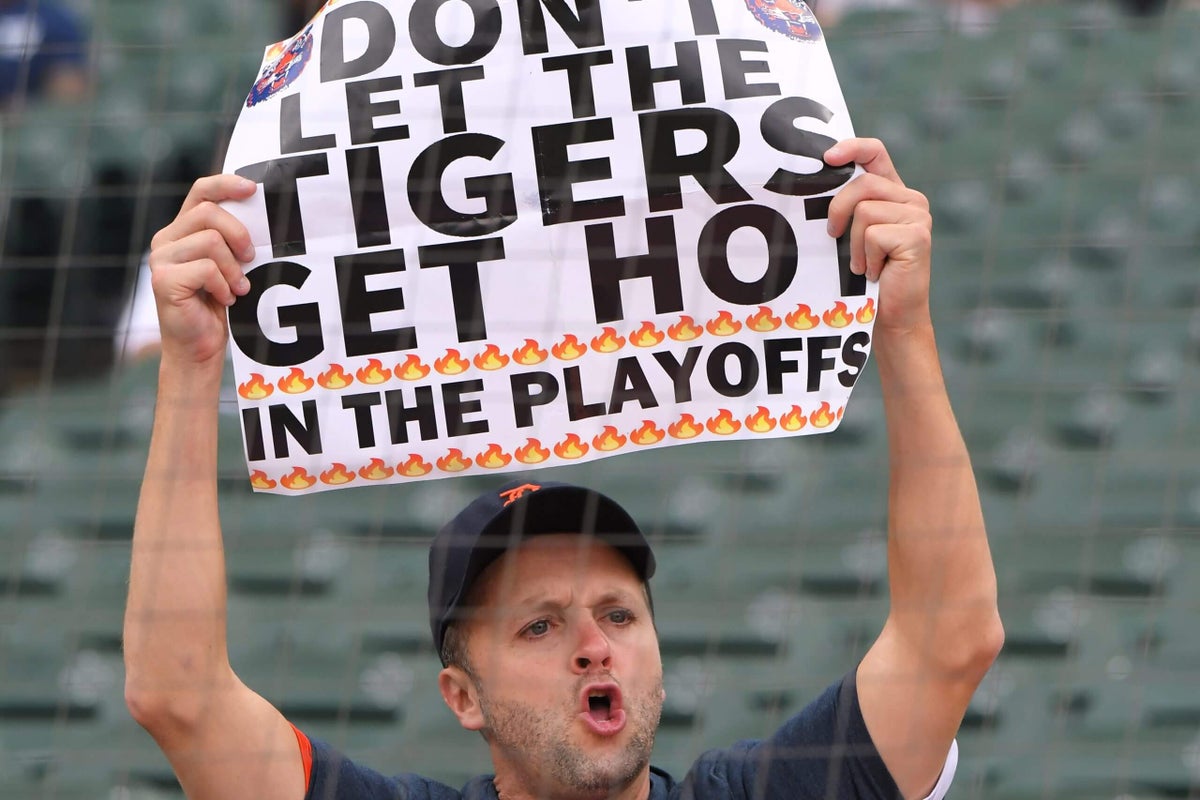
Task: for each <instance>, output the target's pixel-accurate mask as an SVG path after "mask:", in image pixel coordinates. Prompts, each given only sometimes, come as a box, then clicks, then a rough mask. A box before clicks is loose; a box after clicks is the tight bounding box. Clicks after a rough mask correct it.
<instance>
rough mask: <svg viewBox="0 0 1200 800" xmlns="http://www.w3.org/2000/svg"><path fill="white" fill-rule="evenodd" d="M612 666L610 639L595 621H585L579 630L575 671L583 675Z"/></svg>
mask: <svg viewBox="0 0 1200 800" xmlns="http://www.w3.org/2000/svg"><path fill="white" fill-rule="evenodd" d="M611 666H612V647H611V645H610V643H609V641H608V637H607V636H605V635H604V631H602V630H601V629H600V626H599V625H597V624H596V621H595V620H594V619H587V620H585V621H584V622H583V623H582V625H581V627H580V629H579V640H578V642H577V644H576V647H575V657H574V667H575V671H576V672H581V673H582V672H588V671H589V670H594V669H597V668H604V669H608V668H610V667H611Z"/></svg>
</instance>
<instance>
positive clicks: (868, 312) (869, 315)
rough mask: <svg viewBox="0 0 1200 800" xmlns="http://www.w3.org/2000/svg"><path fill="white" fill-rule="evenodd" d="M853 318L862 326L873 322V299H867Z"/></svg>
mask: <svg viewBox="0 0 1200 800" xmlns="http://www.w3.org/2000/svg"><path fill="white" fill-rule="evenodd" d="M854 318H855V319H856V320H858V321H859V322H861V323H862V324H864V325H866V324H867V323H868V322H871V321H872V320H874V319H875V301H874V300H873V299H871V298H870V297H868V298H867V304H866V305H865V306H863V307H862V308H860V309H859V310H858V313H857V314H855V315H854Z"/></svg>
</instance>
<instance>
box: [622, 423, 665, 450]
mask: <svg viewBox="0 0 1200 800" xmlns="http://www.w3.org/2000/svg"><path fill="white" fill-rule="evenodd" d="M665 438H667V432H666V431H664V430H660V429H659V428H658V426H657V425H655V424H654V423H653V422H652V421H650V420H646V421H645V422H643V423H642V427H640V428H638V429H637V430H636V431H634V432H633V433H631V434H629V440H630V441H631V442H633V443H634V444H640V445H649V444H658V443H659V442H661V441H662V440H663V439H665Z"/></svg>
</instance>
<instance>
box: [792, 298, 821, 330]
mask: <svg viewBox="0 0 1200 800" xmlns="http://www.w3.org/2000/svg"><path fill="white" fill-rule="evenodd" d="M784 321H785V322H787V324H788V327H789V328H794V329H795V330H798V331H811V330H812V329H813V328H815V327H817V326H818V325H820V324H821V318H820V317H818V316H817V315H816V314H814V313H812V309H811V308H809V307H808V306H806V305H805V304H804V303H801V304H800V305H798V306H796V310H795V311H793V312H792V313H790V314H788V315H787V316H786V317H784Z"/></svg>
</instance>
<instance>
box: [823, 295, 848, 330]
mask: <svg viewBox="0 0 1200 800" xmlns="http://www.w3.org/2000/svg"><path fill="white" fill-rule="evenodd" d="M821 319H823V320H825V324H826V325H828V326H829V327H831V328H844V327H846V326H847V325H849V324H850V323H851V322H854V317H852V316H851V315H850V309H849V308H847V307H846V304H845V303H843V302H842V301H841V300H838V301H837V303H835V304H834V306H833V308H831V309H829V310H828V311H826V312H825V313H824V314H822V315H821Z"/></svg>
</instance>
